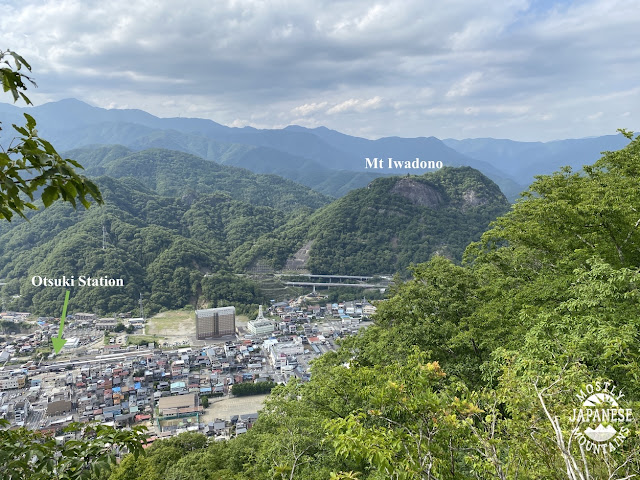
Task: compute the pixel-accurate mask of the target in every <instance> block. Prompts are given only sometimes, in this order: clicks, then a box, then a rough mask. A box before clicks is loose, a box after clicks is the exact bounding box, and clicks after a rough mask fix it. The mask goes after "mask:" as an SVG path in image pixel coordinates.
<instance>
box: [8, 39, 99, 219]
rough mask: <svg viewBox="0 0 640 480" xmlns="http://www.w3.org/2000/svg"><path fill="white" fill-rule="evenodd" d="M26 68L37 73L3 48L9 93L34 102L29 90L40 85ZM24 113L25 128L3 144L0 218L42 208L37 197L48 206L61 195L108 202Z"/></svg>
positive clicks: (74, 202)
mask: <svg viewBox="0 0 640 480" xmlns="http://www.w3.org/2000/svg"><path fill="white" fill-rule="evenodd" d="M25 70H27V71H28V72H31V66H30V65H29V63H27V61H26V60H25V59H24V58H22V57H21V56H20V55H18V54H17V53H15V52H12V51H11V50H0V81H1V82H2V89H3V91H4V92H5V93H6V92H9V93H11V95H12V97H13V101H14V103H15V102H17V101H18V100H20V99H22V100H23V101H24V102H25V103H26V104H27V105H32V102H31V100H30V99H29V97H27V96H26V94H25V93H24V92H25V91H26V90H27V85H28V84H31V85H33V86H34V87H35V86H36V84H35V82H34V81H33V79H32V78H31V77H30V76H29V75H27V74H26V73H25V72H24V71H25ZM24 117H25V119H26V124H25V125H24V126H18V125H15V124H14V125H13V128H14V130H15V131H16V133H17V136H16V137H14V139H13V140H12V141H11V143H10V144H9V145H8V146H7V147H6V148H5V147H4V146H2V145H0V219H6V220H9V221H10V220H11V219H12V217H13V216H14V215H16V214H17V215H19V216H21V217H23V218H26V215H25V210H26V209H31V210H37V209H38V207H37V206H36V205H35V204H34V201H35V200H36V198H37V197H39V198H40V199H41V200H42V203H43V204H44V207H45V208H46V207H49V206H50V205H51V204H52V203H53V202H54V201H56V200H58V199H61V200H63V201H65V202H69V203H70V204H71V205H73V207H74V208H76V207H77V204H78V202H79V203H81V204H82V205H83V206H84V207H85V208H89V206H90V201H89V199H93V200H94V201H96V202H97V203H99V204H101V203H103V201H102V195H101V194H100V191H99V190H98V187H97V186H96V185H95V184H94V183H93V182H92V181H91V180H89V179H87V178H85V177H84V176H81V175H79V174H78V173H77V172H76V170H75V169H82V166H81V165H80V164H79V163H78V162H76V161H75V160H71V159H68V158H67V159H64V158H62V156H61V155H60V154H59V153H58V152H57V151H56V149H55V148H54V147H53V145H51V143H49V142H48V141H47V140H45V139H44V138H41V137H40V136H39V134H38V131H37V129H36V121H35V119H34V118H33V117H32V116H31V115H29V114H26V113H25V114H24ZM1 130H2V123H1V122H0V131H1Z"/></svg>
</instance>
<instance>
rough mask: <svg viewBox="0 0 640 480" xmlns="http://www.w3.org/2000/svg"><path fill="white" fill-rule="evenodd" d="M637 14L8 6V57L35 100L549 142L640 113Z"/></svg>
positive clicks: (587, 7)
mask: <svg viewBox="0 0 640 480" xmlns="http://www.w3.org/2000/svg"><path fill="white" fill-rule="evenodd" d="M636 19H637V2H635V1H632V0H586V1H584V2H573V3H567V2H560V1H559V2H557V3H554V2H536V1H527V0H511V1H507V2H493V3H487V2H486V1H483V0H459V1H455V2H432V3H431V2H430V3H429V4H428V5H427V4H425V2H423V1H422V0H405V1H403V2H394V1H391V0H378V1H376V2H368V1H364V0H349V1H346V0H337V1H333V0H332V1H329V0H318V1H317V2H313V3H310V2H299V1H296V0H268V1H258V0H220V1H217V2H210V1H205V0H191V1H189V2H183V3H182V4H180V5H179V6H176V4H175V2H169V1H168V0H153V1H152V0H140V1H136V2H132V1H130V0H126V1H125V0H111V1H110V2H98V1H97V0H24V1H22V2H17V1H16V2H9V3H7V2H6V1H5V2H4V3H3V4H2V15H1V16H0V48H11V49H13V50H16V51H18V52H19V53H21V54H23V55H24V56H25V57H26V58H27V59H28V60H29V61H30V62H31V63H32V65H33V67H34V71H33V75H34V77H35V79H36V81H37V82H38V85H39V88H38V89H37V90H35V91H33V92H32V95H30V96H31V97H32V99H33V100H34V101H49V100H55V99H60V98H65V97H70V96H75V97H77V98H80V99H83V100H85V101H89V102H93V103H95V104H97V105H100V106H108V105H111V104H116V105H128V106H130V107H131V108H142V109H145V110H148V111H150V112H151V113H154V114H156V115H161V116H177V115H181V114H185V113H188V112H194V114H198V115H208V116H209V117H210V118H212V119H213V120H215V121H218V122H221V123H226V124H231V123H232V122H234V121H236V120H238V119H247V120H246V121H247V122H249V123H250V122H251V121H252V119H254V117H253V115H254V114H255V112H264V113H265V115H266V116H265V117H264V118H258V119H255V121H256V122H260V123H259V124H260V125H267V126H275V125H279V124H281V123H284V124H285V125H286V124H287V123H290V122H292V121H294V120H297V119H304V122H305V124H309V125H310V124H313V125H326V126H328V127H330V128H334V129H337V130H340V131H344V132H346V133H354V134H357V133H358V132H363V131H366V132H368V135H371V136H387V135H402V136H419V135H435V136H438V137H442V138H444V137H459V136H460V132H461V131H462V129H463V128H466V127H465V126H469V125H471V124H473V126H474V130H473V131H474V133H475V132H477V134H478V135H482V136H495V137H502V138H504V137H513V138H518V139H532V140H545V139H549V138H558V135H559V134H560V133H559V132H565V131H566V129H567V128H571V129H573V130H575V129H576V125H575V124H574V122H577V121H578V120H577V119H582V120H584V119H586V118H587V117H589V116H593V115H594V112H602V115H600V116H598V117H597V118H592V119H591V120H590V121H589V122H586V123H585V124H584V125H580V126H579V128H581V129H584V131H575V132H574V135H579V136H585V135H596V134H601V133H609V132H611V131H615V128H617V127H619V126H620V125H609V124H608V123H607V122H608V121H612V119H614V118H620V116H622V115H624V114H625V112H634V111H637V110H638V109H639V108H640V89H639V88H638V87H637V85H640V68H639V67H640V65H639V63H640V37H639V36H638V35H637V33H636V30H637V21H636ZM30 93H31V92H30ZM1 98H2V96H0V99H1ZM168 100H171V102H169V101H168ZM467 108H471V109H472V110H471V112H472V113H471V114H469V110H466V109H467ZM398 112H401V115H397V113H398ZM343 113H349V115H340V114H343ZM365 113H366V115H364V114H365ZM391 115H392V116H393V119H394V121H393V122H390V121H389V118H390V116H391ZM443 116H444V117H446V119H447V121H446V122H443V121H442V117H443ZM521 117H522V118H521ZM543 117H544V118H546V120H544V121H541V119H542V118H543ZM625 118H626V119H627V120H625V121H629V122H632V121H634V120H635V119H634V116H633V115H632V114H629V116H628V117H625ZM525 119H528V120H529V121H530V122H533V123H534V124H535V127H534V128H532V127H531V125H527V124H526V120H525ZM269 122H271V123H269ZM250 124H251V125H255V126H257V125H258V124H257V123H256V124H254V123H250ZM628 127H629V128H633V127H634V125H628Z"/></svg>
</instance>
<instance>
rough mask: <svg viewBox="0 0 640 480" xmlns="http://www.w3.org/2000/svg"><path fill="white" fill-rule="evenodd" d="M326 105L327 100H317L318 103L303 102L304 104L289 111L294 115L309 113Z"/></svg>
mask: <svg viewBox="0 0 640 480" xmlns="http://www.w3.org/2000/svg"><path fill="white" fill-rule="evenodd" d="M326 106H327V102H319V103H315V102H314V103H305V104H304V105H300V106H298V107H295V108H293V109H292V110H291V113H293V114H294V115H302V116H306V115H310V114H312V113H314V112H317V111H318V110H322V109H323V108H324V107H326Z"/></svg>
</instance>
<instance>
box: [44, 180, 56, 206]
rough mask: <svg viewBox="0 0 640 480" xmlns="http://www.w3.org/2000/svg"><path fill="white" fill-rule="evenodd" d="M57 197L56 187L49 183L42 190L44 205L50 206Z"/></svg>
mask: <svg viewBox="0 0 640 480" xmlns="http://www.w3.org/2000/svg"><path fill="white" fill-rule="evenodd" d="M58 197H59V193H58V189H57V188H56V187H54V186H53V185H49V186H48V187H47V188H45V189H44V192H42V203H44V206H45V207H48V206H50V205H51V204H52V203H53V202H54V201H55V200H56V199H57V198H58Z"/></svg>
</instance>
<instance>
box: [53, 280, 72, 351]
mask: <svg viewBox="0 0 640 480" xmlns="http://www.w3.org/2000/svg"><path fill="white" fill-rule="evenodd" d="M68 303H69V290H67V293H66V294H65V296H64V307H62V317H60V330H58V336H57V337H54V338H52V339H51V341H52V342H53V350H55V352H56V353H60V350H62V347H64V344H65V343H67V341H66V340H65V339H64V338H62V329H63V328H64V319H65V318H67V304H68Z"/></svg>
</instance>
